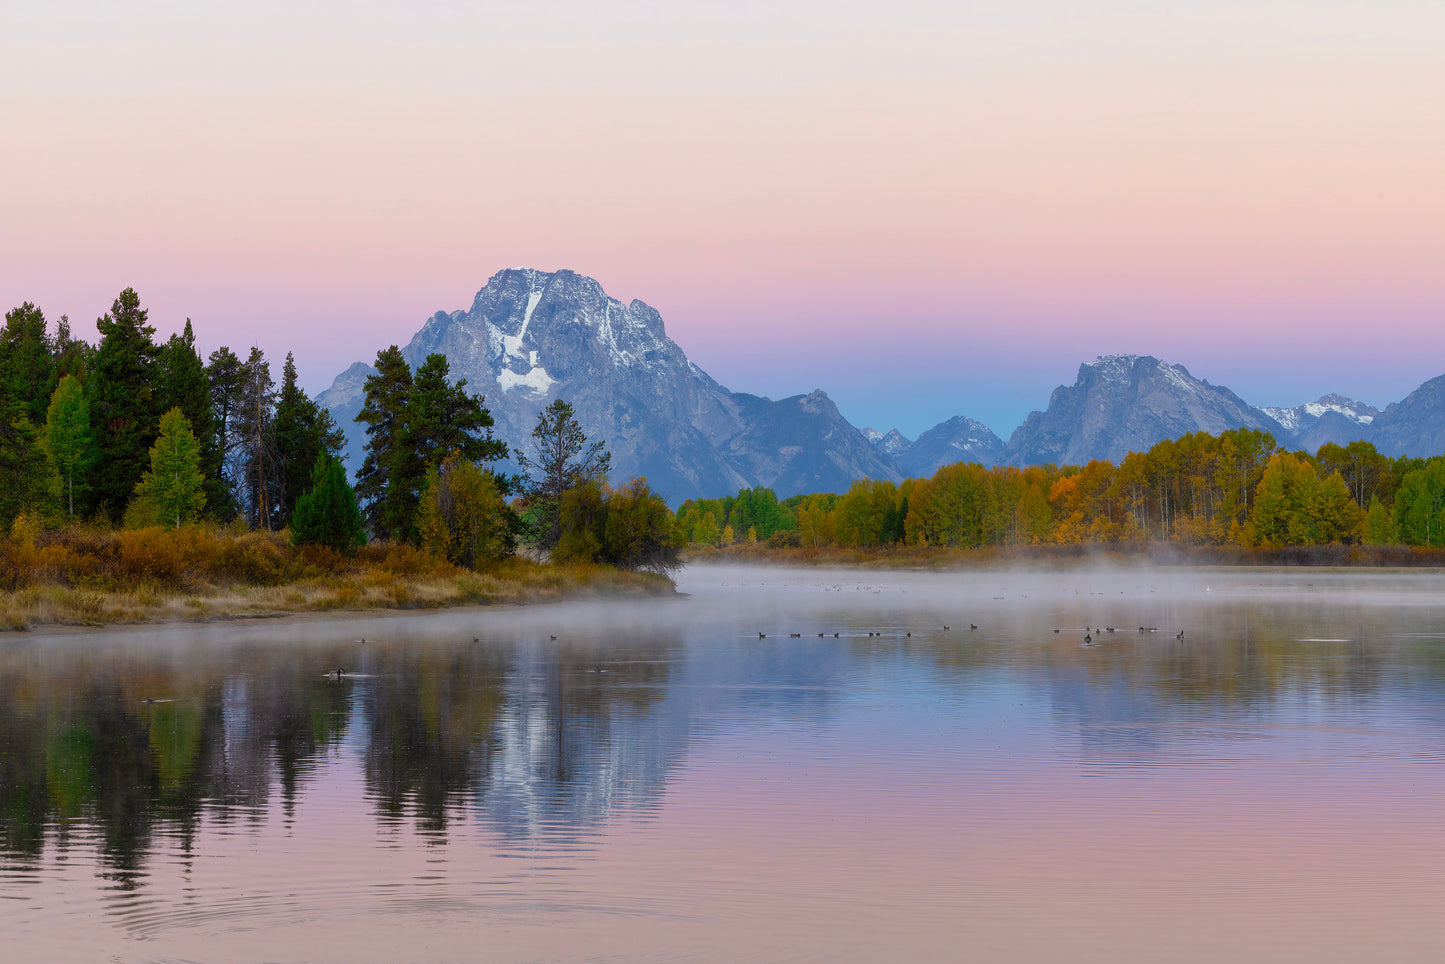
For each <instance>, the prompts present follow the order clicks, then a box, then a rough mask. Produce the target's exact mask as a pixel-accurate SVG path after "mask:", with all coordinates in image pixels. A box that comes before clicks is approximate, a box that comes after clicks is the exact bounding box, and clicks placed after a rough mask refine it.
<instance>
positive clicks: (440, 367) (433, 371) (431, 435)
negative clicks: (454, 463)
mask: <svg viewBox="0 0 1445 964" xmlns="http://www.w3.org/2000/svg"><path fill="white" fill-rule="evenodd" d="M449 375H450V366H449V365H448V363H447V357H446V356H445V355H442V354H439V353H435V352H434V353H432V354H430V355H428V356H427V357H426V360H425V361H423V362H422V363H421V365H420V367H418V368H417V370H416V377H415V378H414V379H413V382H412V391H411V394H410V396H409V398H408V400H407V419H406V422H407V424H406V432H407V437H408V442H409V444H410V446H411V447H412V448H413V449H415V450H416V452H417V454H418V455H419V456H420V458H421V460H422V462H423V463H424V464H425V465H427V466H429V467H430V466H435V465H439V464H441V461H442V460H443V459H445V458H446V457H447V456H448V455H450V454H451V453H452V452H457V453H459V454H460V455H461V457H462V458H463V459H465V460H467V461H471V462H491V461H496V460H498V459H504V458H506V457H507V446H506V445H505V444H504V443H502V442H499V441H497V440H496V439H494V438H492V425H493V422H492V414H491V412H488V411H487V410H486V408H485V407H483V405H482V402H483V399H482V396H480V395H469V394H467V391H466V387H467V380H466V379H465V378H463V379H461V380H459V381H458V382H457V383H456V384H455V385H453V384H451V383H450V382H449V381H448V377H449ZM499 481H501V480H499Z"/></svg>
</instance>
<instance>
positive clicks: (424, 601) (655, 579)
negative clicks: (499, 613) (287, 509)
mask: <svg viewBox="0 0 1445 964" xmlns="http://www.w3.org/2000/svg"><path fill="white" fill-rule="evenodd" d="M673 590H674V587H673V584H672V581H671V580H669V579H667V578H666V577H665V576H660V575H657V574H655V573H645V572H624V571H621V570H617V569H613V568H610V567H606V566H590V565H589V566H554V565H549V564H544V563H537V562H532V561H529V560H526V559H507V560H503V561H502V562H500V563H498V564H496V565H494V566H491V567H489V568H487V569H485V570H482V571H476V572H474V571H471V570H468V569H459V568H457V567H456V566H453V565H451V564H449V563H447V562H446V561H444V560H442V559H439V558H437V557H435V556H432V555H429V554H426V553H423V552H421V551H419V550H417V549H414V548H412V547H410V546H404V545H390V544H385V543H382V544H373V545H369V546H367V547H365V548H363V549H362V550H361V551H360V552H358V553H357V554H356V556H354V557H351V558H347V557H344V556H341V555H340V554H338V553H335V552H331V551H328V550H325V549H317V548H306V549H302V550H299V551H293V550H291V549H290V547H289V546H288V545H287V541H286V538H285V537H284V536H283V535H282V534H280V533H269V532H233V531H229V530H224V529H208V528H201V527H191V528H186V529H182V530H180V531H174V530H169V529H139V530H127V531H109V530H103V529H86V528H75V529H68V530H63V531H57V532H41V533H36V534H32V535H30V536H29V537H18V538H17V537H15V536H12V537H11V538H10V539H5V540H0V629H9V630H16V629H22V630H23V629H30V628H32V627H38V626H54V625H74V626H100V625H108V624H113V623H134V622H149V621H159V620H207V619H221V618H236V617H246V616H269V615H283V614H288V613H300V612H324V611H330V610H368V609H373V610H374V609H420V608H429V607H441V606H459V605H473V604H487V603H530V602H545V601H551V600H557V599H563V598H572V597H596V596H606V595H668V594H671V593H672V592H673Z"/></svg>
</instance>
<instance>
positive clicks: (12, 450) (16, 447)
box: [0, 410, 49, 531]
mask: <svg viewBox="0 0 1445 964" xmlns="http://www.w3.org/2000/svg"><path fill="white" fill-rule="evenodd" d="M16 411H19V414H14V413H12V414H11V415H9V416H0V526H3V528H4V529H5V530H6V531H9V529H10V524H11V523H12V522H14V521H15V517H16V516H18V515H20V514H21V513H22V512H29V511H33V510H35V509H40V508H43V507H44V506H45V504H46V503H47V502H48V499H47V496H48V494H49V493H48V492H47V491H46V488H47V487H46V485H45V480H46V471H45V469H46V465H45V454H44V453H43V452H42V451H41V448H40V444H39V443H40V440H39V437H38V435H39V433H37V432H36V431H35V426H34V425H32V424H31V423H30V419H29V417H27V416H26V415H25V414H24V413H23V411H20V410H16Z"/></svg>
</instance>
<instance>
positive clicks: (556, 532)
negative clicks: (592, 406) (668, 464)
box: [517, 398, 612, 549]
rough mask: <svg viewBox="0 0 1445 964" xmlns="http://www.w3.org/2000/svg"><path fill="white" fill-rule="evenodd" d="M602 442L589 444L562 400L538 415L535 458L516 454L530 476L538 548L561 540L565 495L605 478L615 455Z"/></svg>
mask: <svg viewBox="0 0 1445 964" xmlns="http://www.w3.org/2000/svg"><path fill="white" fill-rule="evenodd" d="M603 444H604V443H602V442H600V441H599V442H593V443H591V444H590V445H589V444H588V442H587V435H586V434H585V433H584V432H583V431H582V426H580V425H579V424H577V417H576V415H574V414H573V411H572V406H571V405H569V404H567V403H566V402H564V401H562V400H561V399H560V398H559V399H557V400H556V401H554V402H553V403H552V404H551V405H548V406H547V407H546V408H544V409H543V410H542V411H541V412H540V413H539V414H538V415H537V427H536V428H534V429H532V454H531V455H528V454H527V453H525V452H518V453H517V462H518V463H519V464H520V465H521V467H522V471H523V472H524V473H526V476H527V477H526V481H525V483H524V485H525V487H526V493H527V502H528V514H529V517H530V519H531V531H530V533H529V535H530V539H531V541H532V543H533V544H534V545H536V546H537V547H538V548H541V549H551V548H552V547H553V546H555V545H556V544H557V540H558V538H559V537H560V536H561V523H560V516H559V513H560V511H561V506H562V495H563V493H565V492H567V490H569V489H571V488H574V487H576V486H579V485H582V484H584V483H587V482H597V483H599V484H600V483H601V482H603V481H605V480H606V478H607V473H608V471H609V469H610V468H611V466H612V455H611V453H609V452H607V451H606V450H605V449H604V448H603Z"/></svg>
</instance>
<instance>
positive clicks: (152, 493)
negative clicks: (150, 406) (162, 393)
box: [134, 408, 206, 529]
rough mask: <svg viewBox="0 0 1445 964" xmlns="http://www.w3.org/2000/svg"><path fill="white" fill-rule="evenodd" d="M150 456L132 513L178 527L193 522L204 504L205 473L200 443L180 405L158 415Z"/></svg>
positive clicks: (136, 492) (148, 520) (136, 491)
mask: <svg viewBox="0 0 1445 964" xmlns="http://www.w3.org/2000/svg"><path fill="white" fill-rule="evenodd" d="M150 459H151V467H150V469H149V470H148V471H147V472H146V473H145V474H144V475H143V476H142V477H141V480H140V482H139V483H138V484H137V485H136V490H135V502H136V504H137V511H136V513H135V516H134V517H136V518H139V519H142V520H144V521H146V522H150V521H154V522H156V523H159V524H161V525H174V526H175V528H177V529H179V528H180V527H181V526H182V525H185V524H188V523H191V522H194V521H195V519H196V516H198V515H199V514H200V512H201V509H202V508H203V507H204V506H205V504H206V491H205V484H206V476H205V473H204V472H202V471H201V447H200V444H199V443H198V442H197V441H196V437H195V435H194V434H192V432H191V425H190V423H189V422H187V421H186V417H185V416H184V415H182V414H181V410H180V409H179V408H173V409H171V410H170V411H168V412H166V413H165V414H164V415H162V416H161V420H160V436H159V437H158V438H157V439H156V441H155V444H154V445H152V446H151V449H150Z"/></svg>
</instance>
